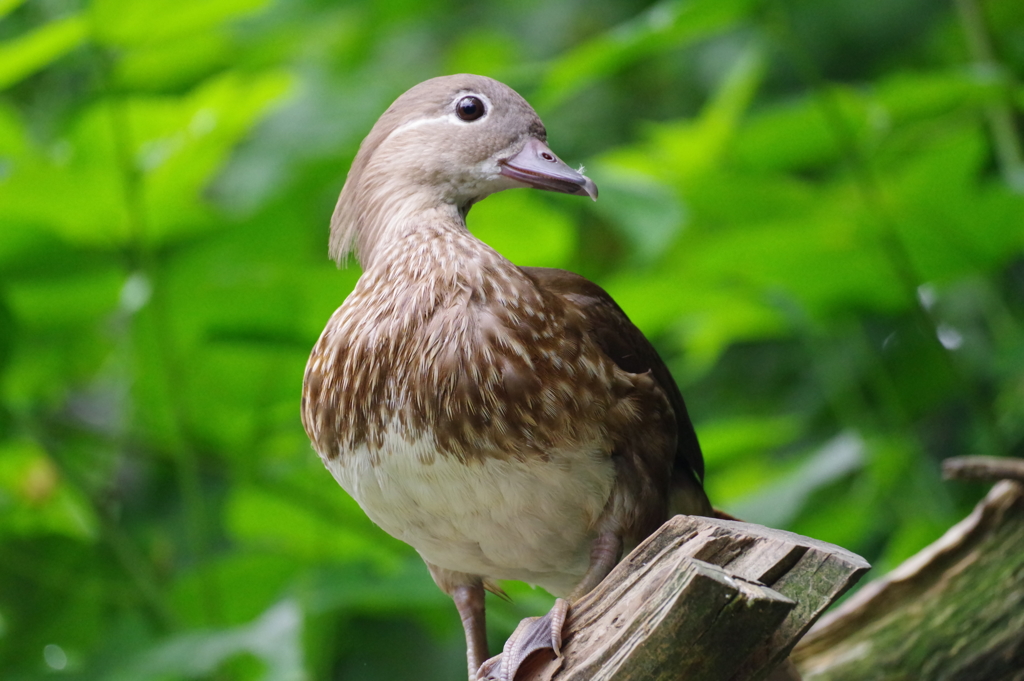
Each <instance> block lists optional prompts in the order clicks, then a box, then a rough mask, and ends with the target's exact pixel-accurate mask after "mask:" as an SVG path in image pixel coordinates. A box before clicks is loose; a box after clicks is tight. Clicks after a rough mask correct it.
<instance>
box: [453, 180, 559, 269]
mask: <svg viewBox="0 0 1024 681" xmlns="http://www.w3.org/2000/svg"><path fill="white" fill-rule="evenodd" d="M577 200H578V199H577ZM468 223H469V228H470V230H471V231H472V232H473V233H474V234H476V236H478V237H479V238H480V239H481V240H482V241H484V242H485V243H487V244H489V245H490V246H491V247H492V248H494V249H495V250H496V251H498V252H499V253H501V254H502V255H504V256H505V257H506V258H508V259H509V260H511V261H512V262H514V263H516V264H518V265H526V266H530V267H565V266H566V265H567V264H568V261H569V258H570V257H571V255H572V254H573V252H575V250H576V230H575V228H574V227H573V224H572V221H571V220H570V219H569V217H568V215H566V213H565V212H563V211H561V210H559V209H557V208H555V203H554V202H548V201H545V200H544V198H542V197H540V196H537V195H536V193H535V192H528V191H506V192H502V193H500V194H496V195H494V196H491V197H489V198H488V199H487V200H486V201H483V202H481V203H480V204H479V205H477V206H474V207H473V210H472V211H471V212H470V214H469V218H468Z"/></svg>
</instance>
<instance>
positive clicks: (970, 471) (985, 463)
mask: <svg viewBox="0 0 1024 681" xmlns="http://www.w3.org/2000/svg"><path fill="white" fill-rule="evenodd" d="M942 474H943V476H945V477H946V479H948V480H987V481H989V482H995V481H996V480H1016V481H1017V482H1024V459H1011V458H1009V457H1005V456H954V457H951V458H949V459H946V460H945V461H943V462H942Z"/></svg>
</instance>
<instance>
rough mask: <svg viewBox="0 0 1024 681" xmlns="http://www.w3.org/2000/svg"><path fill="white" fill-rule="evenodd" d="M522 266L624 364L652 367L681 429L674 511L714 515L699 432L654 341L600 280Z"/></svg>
mask: <svg viewBox="0 0 1024 681" xmlns="http://www.w3.org/2000/svg"><path fill="white" fill-rule="evenodd" d="M520 269H522V270H523V272H524V273H526V275H527V276H529V277H530V278H531V279H532V280H533V281H534V282H535V283H536V284H537V286H538V287H540V288H542V289H546V290H548V291H551V292H552V293H556V294H558V295H560V296H562V297H564V298H565V299H567V300H569V301H570V302H571V303H572V305H573V306H574V307H576V308H578V309H579V310H580V311H581V312H583V314H584V317H585V318H586V320H587V324H588V326H589V328H590V331H591V333H592V334H593V337H594V338H595V339H596V340H597V343H598V345H599V346H600V347H601V349H602V350H603V351H604V353H605V354H606V355H607V356H608V358H609V359H611V360H612V361H613V362H615V364H616V365H617V366H618V367H619V368H620V369H622V370H623V371H628V372H629V373H632V374H644V373H647V372H648V371H649V372H650V373H651V376H652V377H653V378H654V380H655V382H656V383H657V384H658V386H659V387H660V388H661V389H662V391H664V393H665V396H666V398H667V399H668V401H669V404H670V405H671V406H672V410H673V411H674V412H675V421H676V425H677V430H678V432H677V437H676V451H675V457H674V459H673V464H672V500H671V508H672V512H674V513H687V514H691V515H708V516H710V515H712V514H713V512H712V510H711V503H710V502H709V501H708V498H707V495H706V494H705V493H704V488H703V484H702V481H703V478H704V457H703V456H702V454H701V451H700V443H699V442H698V441H697V434H696V432H694V430H693V424H692V423H691V422H690V415H689V414H688V413H687V411H686V403H685V402H684V401H683V395H682V393H680V392H679V387H678V386H677V385H676V382H675V380H674V379H673V378H672V374H671V373H670V372H669V370H668V367H666V366H665V363H664V362H663V361H662V359H661V357H660V356H659V355H658V352H657V351H656V350H655V349H654V346H653V345H651V342H650V341H649V340H647V337H646V336H644V334H643V333H642V332H641V331H640V329H638V328H637V327H636V326H635V325H634V324H633V322H631V321H630V320H629V317H627V316H626V313H625V312H623V311H622V308H620V307H619V306H618V304H617V303H616V302H615V300H613V299H612V297H611V296H610V295H608V294H607V293H606V292H605V290H604V289H602V288H601V287H600V286H598V285H597V284H595V283H593V282H591V281H588V280H587V279H584V278H583V277H581V276H580V275H578V274H574V273H572V272H566V271H565V270H558V269H550V268H544V267H522V268H520Z"/></svg>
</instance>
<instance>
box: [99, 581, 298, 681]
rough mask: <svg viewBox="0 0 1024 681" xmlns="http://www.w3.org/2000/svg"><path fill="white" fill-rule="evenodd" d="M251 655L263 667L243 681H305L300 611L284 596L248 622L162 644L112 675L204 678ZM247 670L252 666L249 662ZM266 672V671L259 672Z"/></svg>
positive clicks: (137, 679) (135, 680) (131, 679)
mask: <svg viewBox="0 0 1024 681" xmlns="http://www.w3.org/2000/svg"><path fill="white" fill-rule="evenodd" d="M241 655H251V656H253V657H254V658H256V659H258V660H260V662H262V665H260V666H259V667H257V668H256V669H255V670H254V671H257V673H256V674H253V673H252V671H247V672H246V673H245V676H243V677H242V678H245V679H261V680H262V681H301V680H302V679H305V678H306V674H305V672H304V665H303V657H304V656H303V651H302V613H301V611H300V610H299V608H298V606H297V605H296V603H294V602H293V601H289V600H285V601H281V602H280V603H278V604H276V605H274V606H273V607H271V608H269V609H268V610H267V611H266V612H265V613H263V615H262V616H260V617H259V618H258V619H256V620H255V621H253V622H252V623H250V624H247V625H243V626H239V627H235V628H231V629H223V630H209V631H197V632H194V633H189V634H183V635H180V636H176V637H173V638H171V639H170V640H167V641H166V642H163V643H160V644H159V645H157V646H156V647H154V649H152V650H150V651H148V652H146V653H143V654H142V655H140V656H139V657H138V658H137V659H135V660H132V661H130V662H128V663H127V664H125V665H123V666H122V668H121V669H120V670H119V671H116V672H114V673H113V674H112V675H111V676H110V677H109V678H111V679H113V680H115V681H122V680H123V681H147V680H149V679H153V680H154V681H155V680H158V679H166V678H168V675H172V676H173V677H184V678H195V677H199V676H206V675H210V674H213V673H214V672H216V671H218V670H220V669H222V668H223V666H224V665H226V664H231V665H232V666H233V665H234V664H237V662H233V661H235V660H237V658H238V657H239V656H241ZM243 669H251V668H250V667H249V666H248V665H245V666H244V667H243ZM259 672H262V673H259Z"/></svg>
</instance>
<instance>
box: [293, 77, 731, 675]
mask: <svg viewBox="0 0 1024 681" xmlns="http://www.w3.org/2000/svg"><path fill="white" fill-rule="evenodd" d="M516 188H529V189H539V190H543V191H548V192H557V193H562V194H568V195H575V196H587V197H590V198H591V199H594V200H597V196H598V191H597V187H596V185H595V184H594V182H593V181H592V180H591V179H590V178H588V177H587V176H586V175H585V174H584V172H583V169H582V168H580V169H574V168H572V167H570V166H569V165H568V164H566V163H565V162H563V161H562V160H561V159H560V158H559V157H558V156H557V155H556V154H555V153H554V152H553V151H552V150H551V148H550V147H549V146H548V142H547V132H546V129H545V127H544V124H543V123H542V122H541V119H540V118H539V116H538V115H537V113H536V112H535V111H534V109H533V108H532V107H531V106H530V104H528V103H527V101H526V100H525V99H523V97H521V96H520V95H519V94H518V93H517V92H515V91H514V90H513V89H512V88H510V87H509V86H507V85H505V84H503V83H501V82H499V81H497V80H494V79H491V78H488V77H485V76H480V75H472V74H457V75H449V76H442V77H437V78H432V79H430V80H427V81H424V82H422V83H419V84H418V85H415V86H414V87H412V88H411V89H409V90H408V91H406V92H405V93H404V94H402V95H401V96H399V97H398V98H397V99H396V100H395V101H394V103H393V104H391V106H389V107H388V108H387V110H386V111H384V113H383V114H382V115H381V116H380V118H379V119H378V121H377V122H376V124H375V125H374V126H373V128H372V129H371V130H370V132H369V134H368V135H367V137H366V138H365V139H364V141H363V142H362V144H361V145H360V147H359V151H358V153H357V154H356V156H355V158H354V160H353V162H352V165H351V167H350V169H349V172H348V176H347V179H346V181H345V183H344V186H343V188H342V190H341V195H340V197H339V198H338V202H337V205H336V207H335V210H334V213H333V216H332V218H331V223H330V239H329V255H330V257H331V258H332V259H334V260H336V261H337V262H338V263H339V265H341V264H343V263H344V262H346V260H347V259H348V258H349V256H350V255H353V254H354V256H355V258H356V259H357V260H358V263H359V265H360V267H361V268H362V271H361V274H360V277H359V279H358V281H357V282H356V284H355V287H354V289H353V290H352V291H351V293H350V294H349V295H348V296H347V297H346V298H345V299H344V301H343V302H342V303H341V306H340V307H339V308H338V309H337V310H336V311H335V312H334V314H333V315H332V316H331V317H330V319H329V320H328V322H327V325H326V327H325V328H324V330H323V333H322V334H321V335H320V338H319V339H318V340H317V342H316V344H315V346H314V347H313V350H312V352H311V354H310V357H309V361H308V363H307V366H306V370H305V375H304V379H303V387H302V406H301V412H302V423H303V425H304V427H305V430H306V433H307V435H308V436H309V439H310V441H311V443H312V445H313V448H314V449H315V450H316V452H317V454H318V455H319V457H320V459H321V461H322V462H323V464H324V466H325V467H326V468H327V469H328V470H329V471H330V473H331V474H332V476H333V477H334V479H335V480H336V481H337V482H338V484H339V485H340V486H341V487H342V488H343V489H344V490H345V491H346V492H347V493H348V494H349V495H351V496H352V498H353V499H354V500H355V501H356V502H357V503H358V504H359V506H360V507H361V508H362V509H363V511H364V512H365V513H366V515H367V516H368V517H369V518H370V519H371V520H372V521H373V522H374V523H375V524H377V525H378V526H379V527H381V528H382V529H383V530H384V531H385V532H387V533H388V534H390V535H391V536H393V537H395V538H397V539H399V540H401V541H403V542H405V543H407V544H409V545H410V546H412V547H413V548H414V549H415V550H416V551H417V552H418V553H419V555H420V556H421V557H422V559H423V561H424V563H425V564H426V567H427V569H428V570H429V572H430V575H431V577H432V578H433V580H434V582H435V583H436V584H437V586H438V587H439V588H440V589H441V590H442V591H443V592H445V593H446V594H448V595H449V596H450V597H451V598H452V600H453V601H454V604H455V607H456V609H457V611H458V614H459V616H460V618H461V621H462V625H463V628H464V630H465V635H466V648H467V655H466V657H467V669H468V675H469V676H468V678H469V679H470V681H474V680H476V679H478V678H501V679H504V680H505V681H508V680H510V679H512V678H514V676H515V672H516V667H517V665H518V662H519V661H521V659H522V658H524V657H525V656H526V655H528V654H529V653H530V652H532V651H533V650H535V649H537V648H538V647H548V648H550V649H552V650H553V651H554V652H555V653H556V654H557V653H558V651H559V647H560V645H561V629H562V626H563V624H564V621H565V617H566V613H567V612H568V610H569V608H571V604H572V603H573V602H575V601H576V600H578V599H579V598H580V597H582V596H583V595H585V594H586V593H588V592H589V591H591V590H592V589H593V588H594V587H595V586H596V585H597V584H598V583H599V582H600V581H601V580H602V579H603V578H604V577H605V576H606V575H607V574H608V573H609V572H610V571H611V569H612V568H613V567H614V566H615V564H616V563H617V562H618V561H619V560H620V559H621V557H622V555H623V552H624V551H628V550H630V549H631V548H632V547H634V546H636V545H637V544H638V543H639V542H640V541H642V540H643V539H644V538H646V537H648V536H649V535H650V534H651V533H653V532H654V531H655V530H657V528H658V527H659V526H660V525H661V524H662V523H663V522H665V521H666V520H667V519H668V518H669V517H670V515H672V514H676V513H684V514H694V515H711V514H712V509H711V505H710V503H709V501H708V497H707V495H706V494H705V492H704V488H703V475H704V464H703V457H702V454H701V449H700V445H699V442H698V439H697V436H696V433H695V431H694V428H693V425H692V423H691V420H690V417H689V415H688V413H687V409H686V404H685V402H684V400H683V397H682V395H681V393H680V391H679V388H678V387H677V385H676V383H675V381H674V380H673V378H672V375H671V373H670V372H669V370H668V368H667V367H666V365H665V363H664V362H663V361H662V359H661V358H660V356H659V355H658V353H657V351H656V350H655V348H654V346H653V345H652V344H651V343H650V341H649V340H648V339H647V338H646V337H645V336H644V334H643V333H642V332H641V331H640V330H639V329H638V328H637V327H636V326H635V325H634V324H633V323H632V322H631V321H630V320H629V318H628V317H627V315H626V314H625V312H623V310H622V309H621V308H620V307H619V305H618V304H617V303H616V302H615V301H614V300H613V299H612V297H611V296H610V295H609V294H608V293H606V292H605V291H604V289H602V288H601V287H600V286H598V285H597V284H595V283H593V282H591V281H589V280H587V279H585V278H584V277H582V276H580V275H577V274H574V273H571V272H568V271H564V270H559V269H550V268H539V267H528V266H518V265H516V264H513V263H512V262H511V261H509V260H508V259H507V258H505V257H504V256H502V255H501V254H500V253H498V252H497V251H496V250H495V249H493V248H491V247H490V246H488V245H487V244H486V243H484V242H483V241H481V240H480V239H478V238H477V237H476V236H474V235H473V234H472V232H471V231H470V230H469V228H468V227H467V221H466V218H467V215H468V213H469V211H470V208H472V206H473V205H474V204H476V203H477V202H479V201H482V200H483V199H484V198H486V197H487V196H489V195H490V194H494V193H496V192H500V191H504V190H507V189H516ZM516 227H517V225H516V216H514V215H509V216H508V224H507V227H506V228H507V229H509V230H512V231H513V232H514V231H515V230H516ZM504 580H518V581H522V582H526V583H529V584H531V585H535V586H540V587H542V588H543V589H545V590H547V591H548V592H550V593H551V594H552V595H554V596H556V597H557V600H556V601H555V606H554V608H553V609H552V611H551V612H550V613H548V614H546V615H544V616H543V617H539V618H536V619H535V621H534V622H533V623H532V625H531V626H528V627H526V628H524V633H522V634H521V635H520V637H521V641H519V642H518V643H515V644H513V645H511V646H510V645H509V644H506V647H505V650H506V655H505V658H506V659H505V660H504V661H502V662H501V663H500V664H498V663H496V662H493V661H492V662H490V663H488V664H487V665H485V664H484V663H485V661H487V660H488V659H489V657H490V656H489V651H488V646H487V637H486V624H485V599H484V595H485V591H491V592H494V593H496V594H498V595H503V591H502V589H501V586H500V582H501V581H504ZM510 643H512V642H511V641H510ZM510 650H511V651H518V652H517V653H516V654H515V655H511V654H510V653H509V651H510ZM508 658H515V659H508ZM495 659H497V658H495ZM496 665H497V666H496Z"/></svg>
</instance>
